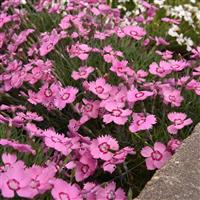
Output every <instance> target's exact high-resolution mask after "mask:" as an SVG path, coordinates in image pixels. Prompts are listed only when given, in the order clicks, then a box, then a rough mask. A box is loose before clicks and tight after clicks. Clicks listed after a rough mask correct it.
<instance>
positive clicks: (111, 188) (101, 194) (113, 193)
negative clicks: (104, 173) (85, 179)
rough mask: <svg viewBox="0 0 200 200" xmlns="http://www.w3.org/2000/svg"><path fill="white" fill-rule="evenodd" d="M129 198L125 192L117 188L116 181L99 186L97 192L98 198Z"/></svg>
mask: <svg viewBox="0 0 200 200" xmlns="http://www.w3.org/2000/svg"><path fill="white" fill-rule="evenodd" d="M108 199H116V200H127V198H126V195H125V192H124V191H123V190H122V189H121V188H118V189H117V190H116V184H115V183H114V182H111V183H109V184H108V185H107V186H106V187H105V188H99V189H98V190H97V192H96V200H108Z"/></svg>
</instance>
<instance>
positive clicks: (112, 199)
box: [106, 190, 116, 200]
mask: <svg viewBox="0 0 200 200" xmlns="http://www.w3.org/2000/svg"><path fill="white" fill-rule="evenodd" d="M115 197H116V196H115V192H114V191H113V190H110V192H109V193H108V195H107V197H106V198H107V199H108V200H115Z"/></svg>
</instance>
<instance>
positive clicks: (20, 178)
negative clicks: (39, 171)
mask: <svg viewBox="0 0 200 200" xmlns="http://www.w3.org/2000/svg"><path fill="white" fill-rule="evenodd" d="M30 180H31V178H30V176H29V174H28V173H26V171H25V169H24V167H22V166H21V165H14V166H13V167H12V168H9V169H8V170H7V171H6V172H4V173H2V174H0V188H1V195H2V196H3V197H5V198H14V196H15V192H16V193H17V194H18V196H20V197H25V196H26V195H25V194H24V190H23V189H24V188H25V187H26V186H27V185H28V184H29V183H30Z"/></svg>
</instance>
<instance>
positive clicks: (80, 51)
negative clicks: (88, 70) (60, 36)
mask: <svg viewBox="0 0 200 200" xmlns="http://www.w3.org/2000/svg"><path fill="white" fill-rule="evenodd" d="M91 50H92V48H90V47H89V46H88V45H87V44H79V43H76V44H75V45H72V46H71V48H67V51H68V53H69V56H70V58H74V57H78V58H79V59H81V60H87V59H88V56H89V52H90V51H91Z"/></svg>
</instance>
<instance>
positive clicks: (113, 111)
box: [112, 109, 122, 117]
mask: <svg viewBox="0 0 200 200" xmlns="http://www.w3.org/2000/svg"><path fill="white" fill-rule="evenodd" d="M121 114H122V111H121V110H119V109H113V110H112V116H115V117H119V116H120V115H121Z"/></svg>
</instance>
